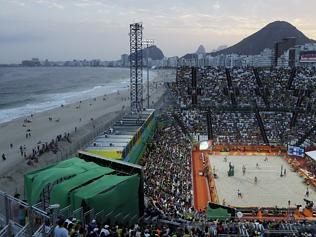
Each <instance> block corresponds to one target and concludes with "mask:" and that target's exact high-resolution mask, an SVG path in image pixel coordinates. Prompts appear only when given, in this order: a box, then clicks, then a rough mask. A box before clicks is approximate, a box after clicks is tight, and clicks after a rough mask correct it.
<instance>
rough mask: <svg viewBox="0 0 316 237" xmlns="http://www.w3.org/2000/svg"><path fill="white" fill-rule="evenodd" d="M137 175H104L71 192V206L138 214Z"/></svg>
mask: <svg viewBox="0 0 316 237" xmlns="http://www.w3.org/2000/svg"><path fill="white" fill-rule="evenodd" d="M139 181H140V178H139V176H138V175H133V176H117V175H106V176H103V177H102V178H100V179H98V180H96V181H94V182H92V183H90V184H88V185H86V186H84V187H82V188H79V189H76V190H75V191H74V192H72V195H71V203H72V205H73V206H72V208H73V209H77V208H79V207H81V206H84V207H85V206H87V207H88V208H94V209H95V210H96V211H102V210H104V211H105V213H111V212H112V211H113V212H112V214H111V216H112V217H113V214H115V213H121V214H123V215H127V214H129V215H131V216H133V215H137V216H138V212H139V210H138V187H139Z"/></svg>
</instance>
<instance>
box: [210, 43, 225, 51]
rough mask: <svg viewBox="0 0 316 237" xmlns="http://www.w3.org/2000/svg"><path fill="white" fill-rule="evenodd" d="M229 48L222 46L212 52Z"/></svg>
mask: <svg viewBox="0 0 316 237" xmlns="http://www.w3.org/2000/svg"><path fill="white" fill-rule="evenodd" d="M227 47H228V45H220V46H218V47H217V49H214V50H213V51H212V52H217V51H220V50H223V49H226V48H227Z"/></svg>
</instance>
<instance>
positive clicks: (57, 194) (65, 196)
mask: <svg viewBox="0 0 316 237" xmlns="http://www.w3.org/2000/svg"><path fill="white" fill-rule="evenodd" d="M96 166H97V167H96V168H93V169H91V170H88V171H86V172H84V173H81V174H78V175H76V176H75V177H73V178H71V179H69V180H66V181H64V182H62V183H60V184H58V185H56V186H54V187H53V189H52V192H51V199H50V203H51V204H56V203H58V204H60V208H64V207H66V206H68V205H69V204H70V194H71V192H72V191H74V190H75V189H77V188H80V187H81V186H83V185H86V184H88V183H89V182H91V181H94V180H96V179H98V178H100V177H102V176H103V175H106V174H110V173H112V172H114V170H112V169H110V168H107V167H101V166H98V165H96Z"/></svg>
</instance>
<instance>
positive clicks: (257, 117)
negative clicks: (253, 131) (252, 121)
mask: <svg viewBox="0 0 316 237" xmlns="http://www.w3.org/2000/svg"><path fill="white" fill-rule="evenodd" d="M255 115H256V119H257V121H258V124H259V128H260V132H261V136H262V139H263V141H264V143H265V144H267V145H268V144H269V140H268V137H267V133H266V130H265V128H264V126H263V122H262V118H261V116H260V113H259V110H258V108H257V107H256V108H255Z"/></svg>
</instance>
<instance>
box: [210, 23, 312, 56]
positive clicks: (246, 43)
mask: <svg viewBox="0 0 316 237" xmlns="http://www.w3.org/2000/svg"><path fill="white" fill-rule="evenodd" d="M286 37H296V44H298V45H302V44H306V43H311V42H315V41H314V40H312V39H309V38H307V37H306V36H305V35H304V34H303V33H302V32H301V31H299V30H298V29H297V28H296V27H295V26H293V25H291V24H290V23H288V22H285V21H275V22H272V23H270V24H268V25H267V26H265V27H264V28H262V29H261V30H259V31H257V32H256V33H254V34H252V35H250V36H248V37H247V38H245V39H243V40H242V41H240V42H239V43H237V44H235V45H233V46H231V47H228V48H226V49H223V50H220V51H217V52H214V53H211V55H218V54H230V53H237V54H244V55H254V54H259V53H260V52H261V51H262V50H263V49H265V48H271V49H272V48H273V47H274V43H275V42H276V41H281V40H282V39H284V38H286Z"/></svg>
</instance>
